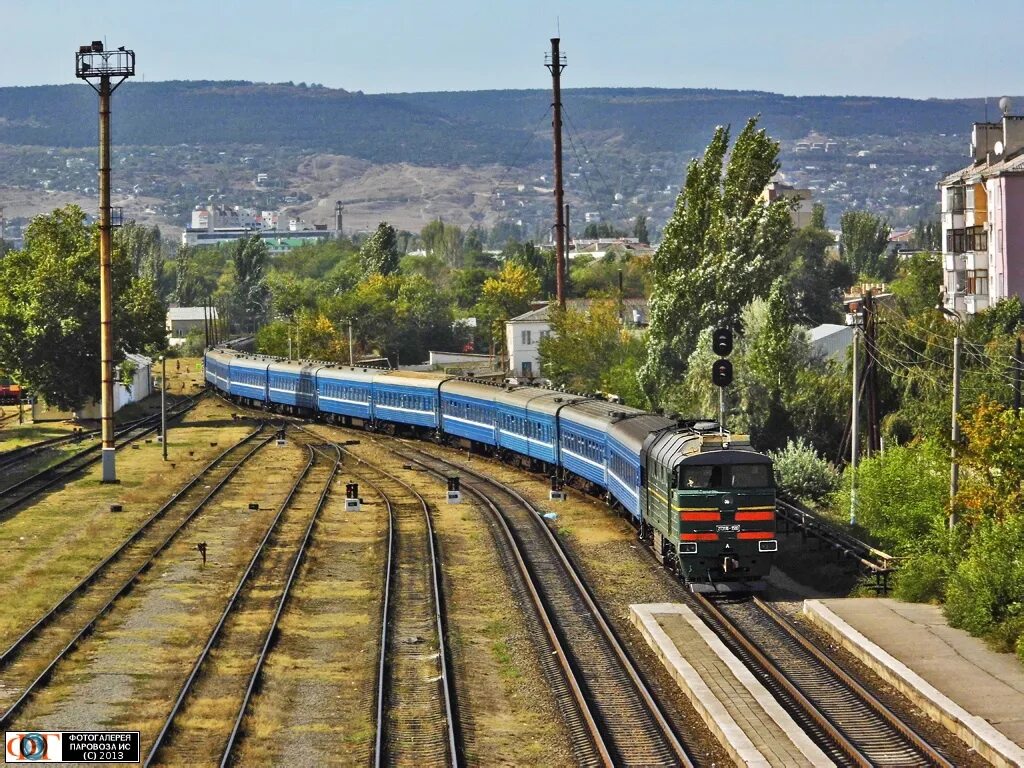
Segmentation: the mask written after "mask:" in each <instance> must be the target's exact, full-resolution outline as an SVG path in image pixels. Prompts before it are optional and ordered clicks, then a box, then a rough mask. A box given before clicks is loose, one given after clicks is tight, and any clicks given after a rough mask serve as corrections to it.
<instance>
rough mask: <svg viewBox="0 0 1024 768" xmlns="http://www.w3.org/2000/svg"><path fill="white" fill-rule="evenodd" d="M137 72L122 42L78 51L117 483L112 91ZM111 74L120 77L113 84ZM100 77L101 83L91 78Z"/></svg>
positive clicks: (111, 469) (104, 421)
mask: <svg viewBox="0 0 1024 768" xmlns="http://www.w3.org/2000/svg"><path fill="white" fill-rule="evenodd" d="M134 74H135V51H128V50H125V48H124V46H121V47H120V48H118V49H117V50H116V51H104V50H103V41H102V40H93V41H92V43H91V44H89V45H82V46H79V48H78V53H77V54H75V76H76V77H78V78H80V79H82V80H85V81H86V82H87V83H89V86H90V87H91V88H92V89H93V90H94V91H96V93H98V94H99V97H100V169H99V176H100V179H99V182H100V183H99V187H100V379H101V388H100V425H101V427H102V429H101V433H102V438H103V450H102V453H101V456H102V461H103V463H102V466H103V478H102V479H103V482H104V483H116V482H117V469H116V466H115V455H116V454H115V446H114V329H113V296H112V287H111V274H110V256H111V253H110V251H111V237H110V230H111V226H112V223H111V216H110V95H111V94H112V93H113V92H114V91H115V90H116V89H117V87H118V86H119V85H121V83H123V82H124V81H125V80H127V79H128V78H129V77H131V76H132V75H134ZM112 78H119V79H118V80H117V82H116V83H113V84H111V79H112ZM93 80H99V86H98V87H97V85H95V84H94V83H93V82H92V81H93Z"/></svg>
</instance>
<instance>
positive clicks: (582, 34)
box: [0, 0, 1024, 98]
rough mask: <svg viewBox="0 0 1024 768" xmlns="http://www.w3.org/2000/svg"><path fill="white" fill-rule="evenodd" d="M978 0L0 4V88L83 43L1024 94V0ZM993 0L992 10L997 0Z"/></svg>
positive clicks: (377, 89) (163, 53)
mask: <svg viewBox="0 0 1024 768" xmlns="http://www.w3.org/2000/svg"><path fill="white" fill-rule="evenodd" d="M971 8H972V6H971V4H970V3H965V2H964V0H955V1H954V0H888V1H887V2H883V1H881V0H742V1H741V0H704V1H703V2H693V1H692V0H675V1H674V2H673V1H671V0H648V1H642V0H641V1H639V2H630V1H629V0H561V1H559V0H547V1H544V0H434V2H424V1H422V0H420V1H419V2H417V1H416V0H378V1H377V2H354V1H350V0H274V1H273V2H272V1H271V0H245V1H244V2H243V1H241V0H203V1H202V2H200V1H199V0H162V1H158V0H122V2H110V0H63V1H60V0H0V39H2V40H3V44H4V56H3V59H2V64H0V85H3V86H7V85H36V84H42V83H66V82H70V81H72V80H73V79H74V52H75V50H76V49H77V46H78V45H79V44H81V43H85V42H88V41H90V40H92V39H94V38H95V39H100V38H105V39H106V40H107V44H108V45H109V46H115V47H116V46H118V45H127V46H128V47H129V48H134V49H135V51H136V54H137V68H138V72H139V74H140V75H144V76H145V78H146V79H147V80H172V79H191V80H196V79H210V80H221V79H236V80H256V81H266V82H281V81H287V80H293V81H295V82H301V81H305V82H308V83H313V82H317V83H323V84H324V85H327V86H331V87H340V88H346V89H348V90H362V91H366V92H367V93H381V92H397V91H432V90H476V89H484V88H546V87H548V85H549V83H550V80H549V78H548V75H547V72H546V70H544V68H543V59H544V53H545V51H546V50H548V48H549V45H550V44H549V42H548V39H549V38H551V37H554V36H556V34H559V29H560V35H561V38H562V50H563V51H564V52H565V53H566V54H567V55H568V60H569V67H568V69H567V70H566V72H565V75H564V80H563V87H567V88H572V87H583V86H659V87H707V88H737V89H757V90H766V91H775V92H779V93H786V94H796V95H808V94H830V95H847V94H863V95H881V96H910V97H917V98H925V97H931V96H935V97H940V98H947V97H958V96H983V95H991V96H999V95H1001V94H1005V93H1011V94H1024V68H1021V66H1020V58H1019V55H1020V54H1019V50H1020V49H1019V43H1018V42H1017V38H1016V35H1014V34H1012V33H1011V31H1012V30H1014V29H1020V28H1021V22H1022V21H1024V3H1020V2H1009V3H1002V4H1000V8H999V20H998V22H997V23H996V25H995V27H992V28H988V29H986V28H985V27H984V26H982V25H984V24H985V21H984V17H985V16H987V15H988V14H989V13H990V10H985V11H981V10H978V9H974V10H971ZM986 8H987V6H986Z"/></svg>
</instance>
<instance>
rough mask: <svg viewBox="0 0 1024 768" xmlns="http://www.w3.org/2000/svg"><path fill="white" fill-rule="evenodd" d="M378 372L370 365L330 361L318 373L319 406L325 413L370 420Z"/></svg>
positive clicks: (317, 391)
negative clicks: (350, 365)
mask: <svg viewBox="0 0 1024 768" xmlns="http://www.w3.org/2000/svg"><path fill="white" fill-rule="evenodd" d="M376 373H377V371H374V370H368V369H366V368H350V367H348V366H344V367H342V366H333V365H329V366H326V367H324V368H321V369H320V370H319V371H317V373H316V393H317V407H318V408H319V409H320V410H321V411H323V412H324V413H333V414H337V415H339V416H347V417H350V418H356V419H362V420H363V421H369V420H370V418H371V417H372V416H373V413H372V402H371V396H372V384H373V377H374V375H375V374H376Z"/></svg>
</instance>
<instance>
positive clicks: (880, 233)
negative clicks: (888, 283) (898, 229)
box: [839, 211, 896, 280]
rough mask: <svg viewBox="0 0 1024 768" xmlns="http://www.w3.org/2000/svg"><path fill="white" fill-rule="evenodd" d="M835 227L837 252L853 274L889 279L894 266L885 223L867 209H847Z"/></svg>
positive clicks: (889, 228)
mask: <svg viewBox="0 0 1024 768" xmlns="http://www.w3.org/2000/svg"><path fill="white" fill-rule="evenodd" d="M839 226H840V229H841V230H842V232H841V234H840V235H839V254H840V256H841V257H842V259H843V261H844V262H846V264H847V265H848V266H849V267H850V269H851V270H852V271H853V273H854V275H858V276H864V277H869V278H874V279H878V280H889V279H890V278H891V277H892V274H893V269H894V268H895V265H896V257H895V253H891V252H890V251H889V235H890V234H891V232H892V228H891V227H890V226H889V222H887V221H885V219H883V218H882V217H881V216H876V215H875V214H873V213H869V212H868V211H847V212H846V213H844V214H843V215H842V218H841V219H840V220H839Z"/></svg>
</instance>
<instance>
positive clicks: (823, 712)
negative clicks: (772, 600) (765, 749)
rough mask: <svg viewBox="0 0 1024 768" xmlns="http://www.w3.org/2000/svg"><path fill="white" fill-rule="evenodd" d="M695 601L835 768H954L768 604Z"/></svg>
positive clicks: (710, 622)
mask: <svg viewBox="0 0 1024 768" xmlns="http://www.w3.org/2000/svg"><path fill="white" fill-rule="evenodd" d="M693 601H694V603H695V604H696V605H697V607H698V610H699V611H700V613H701V614H702V616H703V617H704V619H705V621H706V622H707V623H708V624H709V625H710V626H711V628H712V629H713V630H714V631H715V632H716V633H718V635H719V636H720V637H721V638H722V639H723V640H724V641H725V643H726V645H728V646H729V647H730V648H731V649H732V650H733V652H734V653H736V654H737V656H739V658H740V659H742V660H743V662H744V663H745V664H746V665H747V666H748V667H749V668H750V669H751V670H752V671H753V672H754V673H755V674H756V675H758V677H759V678H760V679H761V680H762V681H763V682H764V684H765V686H766V687H767V688H768V689H769V690H770V691H771V692H772V693H773V695H775V696H776V698H778V699H779V701H780V702H781V703H782V704H783V706H784V707H785V708H786V709H787V710H789V712H790V714H791V715H792V716H793V717H794V719H795V720H796V722H797V723H799V724H800V725H801V727H803V728H804V730H806V731H807V732H808V734H809V735H810V736H811V737H812V738H813V739H814V740H815V741H816V742H817V743H818V745H819V746H820V747H821V748H822V749H823V750H824V751H825V753H826V754H827V755H828V756H829V757H830V758H831V759H832V760H833V761H834V762H835V763H836V764H837V765H852V766H862V767H863V768H868V766H875V765H899V766H942V767H943V768H952V765H953V763H952V762H950V761H949V760H948V759H947V758H946V757H945V756H944V755H943V754H942V753H940V752H939V751H938V750H937V749H935V747H933V746H932V745H931V744H929V743H928V742H927V741H926V740H925V739H924V738H923V737H922V736H920V735H919V734H918V733H917V732H916V731H915V730H914V729H913V728H912V727H911V726H910V725H908V724H906V723H905V722H903V721H902V720H901V719H900V718H899V717H898V716H897V715H896V714H895V713H893V712H892V711H891V710H890V709H888V708H887V707H886V706H885V705H884V704H882V703H881V702H880V701H879V700H878V699H877V698H876V697H875V696H874V695H872V694H871V693H870V692H869V691H867V689H865V688H864V687H863V686H861V685H860V684H859V683H858V682H857V681H856V680H854V679H853V678H852V677H851V676H850V675H849V674H847V673H846V672H845V671H844V670H843V669H842V668H840V667H839V666H838V665H837V664H836V663H835V662H833V661H832V660H831V659H829V658H828V656H827V654H826V653H825V651H823V650H822V649H821V648H819V647H818V646H817V645H816V644H815V643H814V642H813V641H812V640H810V639H809V638H808V637H806V636H805V635H804V634H803V633H801V632H800V630H799V629H798V628H797V627H796V626H795V625H794V624H793V623H792V622H790V621H789V620H788V619H787V618H786V617H784V616H783V615H782V614H781V613H779V612H778V611H776V610H775V609H774V608H772V607H771V606H770V605H768V604H767V603H764V602H763V601H761V600H758V599H756V598H755V599H752V600H739V601H721V600H710V599H708V598H707V597H704V596H702V595H695V596H694V597H693Z"/></svg>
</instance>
